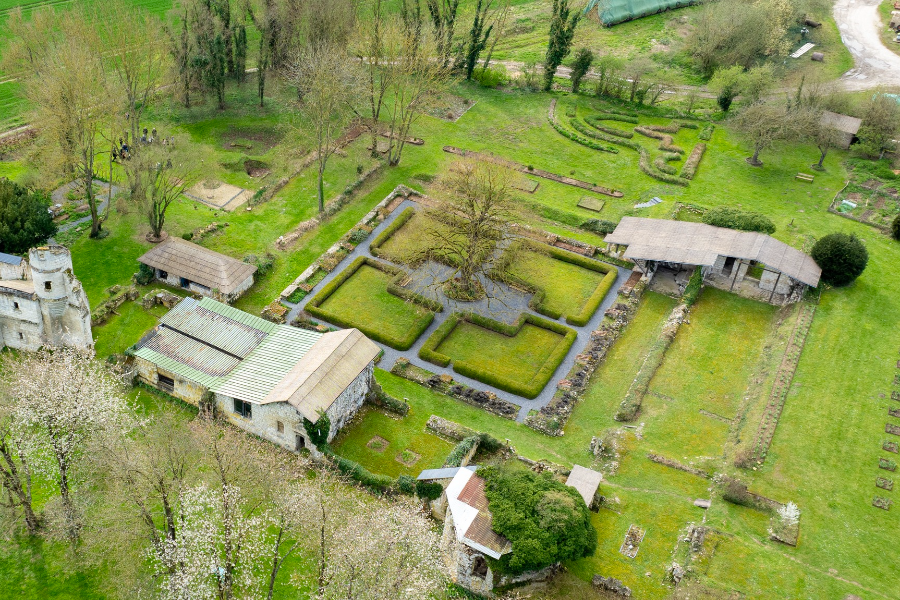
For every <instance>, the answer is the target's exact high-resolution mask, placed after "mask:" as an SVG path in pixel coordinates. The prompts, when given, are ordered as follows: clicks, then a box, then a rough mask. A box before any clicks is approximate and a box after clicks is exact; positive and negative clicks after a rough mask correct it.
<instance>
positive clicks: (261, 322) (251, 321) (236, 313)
mask: <svg viewBox="0 0 900 600" xmlns="http://www.w3.org/2000/svg"><path fill="white" fill-rule="evenodd" d="M200 306H201V307H202V308H205V309H206V310H211V311H213V312H216V313H219V314H220V315H222V316H223V317H228V318H229V319H233V320H235V321H237V322H238V323H243V324H244V325H248V326H250V327H253V328H254V329H259V330H260V331H265V332H266V333H272V332H273V331H275V329H276V328H277V327H278V325H276V324H275V323H272V322H271V321H266V320H265V319H263V318H261V317H256V316H254V315H251V314H250V313H245V312H244V311H242V310H238V309H236V308H235V307H233V306H228V305H227V304H222V303H221V302H217V301H215V300H213V299H212V298H203V299H202V300H200Z"/></svg>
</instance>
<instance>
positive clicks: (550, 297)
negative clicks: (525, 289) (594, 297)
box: [509, 251, 605, 316]
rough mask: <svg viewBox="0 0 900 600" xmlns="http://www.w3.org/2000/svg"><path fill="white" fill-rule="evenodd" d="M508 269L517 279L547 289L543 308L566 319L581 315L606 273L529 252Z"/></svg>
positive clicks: (519, 257)
mask: <svg viewBox="0 0 900 600" xmlns="http://www.w3.org/2000/svg"><path fill="white" fill-rule="evenodd" d="M509 270H510V272H511V273H512V274H513V275H515V276H516V277H519V278H521V279H523V280H524V281H526V282H528V283H530V284H531V285H534V286H538V287H540V288H541V289H542V290H544V292H545V293H546V296H545V298H544V305H545V306H546V307H547V308H548V309H549V310H550V311H552V312H556V313H559V314H562V315H564V316H565V315H574V314H577V313H579V312H581V309H582V308H583V307H584V304H585V302H587V300H588V298H589V297H590V296H591V294H593V293H594V290H596V289H597V286H598V285H600V282H601V281H603V278H604V277H605V274H604V273H599V272H597V271H591V270H589V269H585V268H583V267H579V266H578V265H573V264H571V263H567V262H564V261H561V260H557V259H555V258H553V257H552V256H547V255H545V254H541V253H539V252H530V251H524V252H522V253H521V254H520V255H519V256H517V257H516V260H514V261H513V263H512V265H510V267H509Z"/></svg>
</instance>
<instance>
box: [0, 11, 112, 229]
mask: <svg viewBox="0 0 900 600" xmlns="http://www.w3.org/2000/svg"><path fill="white" fill-rule="evenodd" d="M37 13H38V14H37V15H36V16H35V18H33V19H32V20H30V21H27V20H25V19H23V18H22V16H21V13H20V12H17V13H15V14H14V15H13V16H12V17H11V19H10V24H9V27H10V30H11V32H12V39H13V42H12V43H11V47H10V49H9V51H8V54H7V56H6V58H5V61H4V63H5V64H6V68H7V69H9V70H11V71H13V72H21V73H23V84H24V89H25V94H26V96H27V98H28V100H29V101H30V103H31V106H32V107H33V109H32V114H31V116H30V120H31V122H32V123H35V124H37V126H38V128H39V134H40V136H39V148H40V151H41V160H43V161H44V165H45V166H46V167H48V168H49V169H52V170H53V171H54V172H55V173H57V174H59V175H67V176H73V177H74V178H76V179H77V180H78V181H79V182H80V184H81V187H82V188H83V189H84V193H85V200H86V203H87V205H88V208H89V209H90V213H91V233H90V235H91V237H92V238H96V237H97V236H98V235H99V234H100V230H101V227H102V224H103V221H104V220H105V218H106V212H104V211H101V209H100V202H99V200H98V198H97V195H96V193H95V190H94V182H95V180H96V179H97V174H98V170H99V169H100V166H99V160H100V158H101V156H102V155H104V154H106V155H108V154H109V152H110V150H111V147H112V131H113V129H114V124H115V123H116V122H117V121H118V120H119V118H120V114H121V109H122V102H121V98H122V94H121V90H120V89H119V88H118V86H117V81H116V77H115V75H114V73H113V69H112V66H111V62H112V61H111V60H109V59H107V58H106V57H105V56H104V51H103V44H102V40H101V38H100V36H99V35H98V34H97V33H96V29H95V28H94V26H93V23H92V21H91V19H90V18H89V16H88V14H87V13H86V12H85V11H84V10H83V9H81V8H73V9H69V10H66V11H62V12H58V13H57V12H54V10H53V9H50V8H48V9H45V10H39V11H37ZM48 13H49V14H48Z"/></svg>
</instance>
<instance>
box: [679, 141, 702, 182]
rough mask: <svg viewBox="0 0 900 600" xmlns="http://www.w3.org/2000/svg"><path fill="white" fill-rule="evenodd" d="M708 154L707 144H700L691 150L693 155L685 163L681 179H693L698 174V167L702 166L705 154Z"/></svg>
mask: <svg viewBox="0 0 900 600" xmlns="http://www.w3.org/2000/svg"><path fill="white" fill-rule="evenodd" d="M705 152H706V144H704V143H699V144H697V145H696V146H694V149H693V150H691V155H690V156H688V158H687V160H686V161H684V166H683V167H682V168H681V177H682V178H684V179H693V178H694V175H696V174H697V167H699V166H700V160H701V159H702V158H703V154H704V153H705Z"/></svg>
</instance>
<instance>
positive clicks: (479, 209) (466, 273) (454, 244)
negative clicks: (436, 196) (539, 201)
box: [414, 160, 514, 301]
mask: <svg viewBox="0 0 900 600" xmlns="http://www.w3.org/2000/svg"><path fill="white" fill-rule="evenodd" d="M511 181H512V172H511V171H510V169H508V168H507V167H505V166H503V165H502V164H500V162H499V161H496V162H495V161H474V160H469V161H460V162H458V163H455V164H454V165H453V166H451V168H450V173H449V174H448V175H447V176H446V177H445V179H444V180H443V181H442V182H441V193H442V195H443V197H444V198H443V200H444V201H443V203H442V205H441V206H440V207H438V208H434V209H429V210H428V211H426V213H425V216H426V223H427V225H426V229H427V231H426V242H425V246H424V247H423V248H422V249H421V250H418V251H417V252H416V256H415V257H414V259H415V260H418V261H422V260H430V261H435V262H437V263H442V264H444V265H449V266H450V267H451V268H450V269H449V270H447V271H444V272H440V273H436V274H435V276H434V277H433V279H434V281H433V282H432V283H431V284H430V286H432V287H440V288H441V289H443V290H444V293H445V294H446V295H447V296H448V297H450V298H452V299H455V300H461V301H470V300H475V299H477V298H481V297H483V296H484V295H485V294H486V291H485V289H484V284H483V281H487V280H489V277H488V275H489V274H490V271H491V267H490V259H491V255H492V253H493V252H494V250H495V248H496V247H497V244H498V242H499V241H500V240H501V239H503V237H504V236H505V235H506V233H507V231H508V229H509V223H510V220H511V219H512V217H513V215H514V206H513V196H512V186H511Z"/></svg>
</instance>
